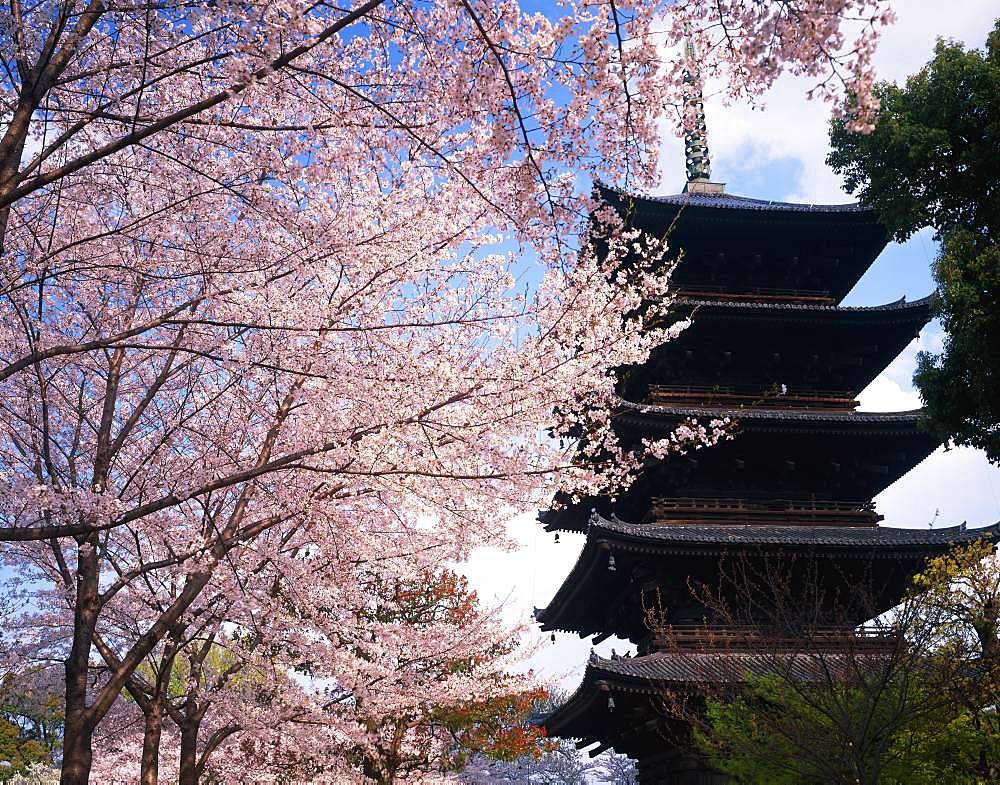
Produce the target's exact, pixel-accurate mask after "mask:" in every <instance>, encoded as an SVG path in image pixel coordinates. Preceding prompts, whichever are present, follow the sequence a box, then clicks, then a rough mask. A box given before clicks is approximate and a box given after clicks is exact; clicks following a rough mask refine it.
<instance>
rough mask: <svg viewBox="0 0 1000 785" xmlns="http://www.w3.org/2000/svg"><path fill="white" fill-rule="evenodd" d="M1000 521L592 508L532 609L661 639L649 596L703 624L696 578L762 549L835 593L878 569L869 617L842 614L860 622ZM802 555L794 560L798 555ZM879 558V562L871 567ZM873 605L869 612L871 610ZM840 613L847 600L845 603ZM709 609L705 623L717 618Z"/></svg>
mask: <svg viewBox="0 0 1000 785" xmlns="http://www.w3.org/2000/svg"><path fill="white" fill-rule="evenodd" d="M998 531H1000V524H998V525H995V526H992V527H987V528H980V529H966V528H965V526H964V525H963V526H954V527H950V528H943V529H903V528H896V527H888V526H872V527H845V526H789V525H785V526H766V525H743V526H740V525H687V524H670V525H654V524H640V525H636V524H630V523H624V522H622V521H620V520H608V519H606V518H603V517H601V516H599V515H597V514H594V515H593V516H592V520H591V523H590V525H589V528H588V530H587V541H586V543H585V545H584V547H583V551H582V552H581V554H580V557H579V559H578V560H577V562H576V565H575V566H574V567H573V569H572V570H571V571H570V573H569V575H568V576H567V577H566V580H565V581H564V582H563V584H562V586H561V587H560V588H559V590H558V591H557V592H556V595H555V597H553V599H552V601H551V602H550V603H549V604H548V606H547V607H546V608H544V609H541V610H538V611H536V614H535V618H536V619H537V621H538V622H539V623H540V624H541V625H542V629H543V630H561V631H565V632H575V633H578V634H579V635H580V636H581V637H587V636H589V635H596V636H598V637H597V639H596V640H603V639H604V638H607V637H610V636H611V635H615V636H617V637H619V638H622V639H623V640H630V641H632V642H633V643H635V644H637V645H639V647H640V651H643V652H645V651H650V650H654V649H657V648H658V647H659V644H658V641H657V640H656V638H655V635H653V633H651V632H650V625H649V620H648V619H647V618H646V615H645V611H644V608H648V607H650V604H651V603H654V604H655V605H657V606H659V607H662V608H666V609H668V616H667V617H666V618H664V619H661V620H660V621H662V622H665V623H669V624H671V625H678V626H679V628H682V629H684V628H691V629H695V628H698V627H699V625H702V624H704V623H705V622H706V613H707V611H706V609H705V608H704V607H703V606H702V605H701V604H700V603H699V602H698V601H697V599H696V598H695V595H694V594H693V592H692V585H698V584H701V585H706V586H710V587H713V589H714V588H717V587H718V579H719V574H720V564H721V562H722V560H723V559H726V558H737V557H739V558H750V559H759V558H762V557H763V556H764V555H765V554H770V555H777V556H780V557H781V558H786V557H787V558H788V559H790V560H791V561H790V563H797V564H800V565H805V564H807V563H808V564H811V565H812V566H814V567H817V568H818V570H819V573H818V576H812V577H811V578H810V579H811V580H815V579H816V578H817V577H818V578H819V580H821V581H822V584H823V586H825V587H826V588H828V589H829V595H828V596H829V597H830V598H832V599H831V601H836V598H837V596H838V592H837V587H838V586H840V587H843V588H844V589H845V591H846V590H847V589H848V587H850V586H852V585H854V586H856V585H859V582H860V581H862V580H866V578H865V576H866V575H870V573H871V572H874V574H875V576H876V578H877V580H873V581H872V582H871V586H870V589H871V593H872V594H873V595H874V596H872V597H870V598H868V604H867V605H866V607H865V609H864V610H865V611H866V612H867V613H868V615H867V616H866V617H865V618H857V619H841V622H842V623H844V622H846V624H847V626H852V625H855V624H860V623H862V622H864V621H866V620H867V619H868V618H872V617H873V616H876V615H878V613H879V612H881V611H884V610H888V609H889V608H891V607H892V606H893V605H895V604H896V603H897V602H898V601H899V597H900V596H902V594H903V591H904V589H905V586H906V582H907V581H908V580H909V578H910V576H912V575H913V574H914V573H915V572H917V571H918V570H919V569H920V567H921V565H922V564H923V562H924V560H925V559H927V558H928V557H931V556H937V555H940V554H942V553H944V552H945V551H946V550H947V549H948V548H949V547H950V546H951V545H953V544H956V543H960V542H970V541H973V540H976V539H978V538H980V537H982V536H984V535H985V534H994V535H995V534H996V533H997V532H998ZM796 560H797V561H796ZM873 560H875V561H876V562H877V567H876V568H874V570H873V569H872V564H873ZM873 609H874V610H875V611H876V612H875V613H872V612H871V611H872V610H873ZM831 610H836V612H837V613H839V614H843V612H844V607H843V606H838V607H837V608H836V609H831ZM711 621H712V620H711V619H707V623H708V624H709V625H711Z"/></svg>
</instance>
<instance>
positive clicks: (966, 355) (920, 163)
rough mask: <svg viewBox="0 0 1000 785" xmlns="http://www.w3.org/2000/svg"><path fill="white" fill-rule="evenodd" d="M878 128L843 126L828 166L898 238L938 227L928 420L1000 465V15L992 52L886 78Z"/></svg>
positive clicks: (950, 50)
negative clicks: (939, 343)
mask: <svg viewBox="0 0 1000 785" xmlns="http://www.w3.org/2000/svg"><path fill="white" fill-rule="evenodd" d="M876 92H877V95H878V96H879V98H880V100H881V102H882V108H881V110H880V114H879V118H878V121H877V123H876V126H875V130H874V131H873V132H872V133H871V134H868V135H866V134H859V133H854V132H851V131H848V130H847V128H846V125H845V124H844V122H843V121H840V122H834V124H833V128H832V131H831V144H832V147H833V151H832V152H831V154H830V156H829V158H828V159H827V162H828V163H829V164H830V165H831V166H832V167H833V168H834V171H837V172H839V173H842V174H844V176H845V183H846V186H847V189H848V190H849V191H851V192H852V193H855V192H856V193H857V194H858V196H859V198H860V199H861V201H863V202H865V203H868V204H871V205H872V206H873V207H874V208H875V209H876V210H878V212H879V214H880V216H881V218H882V220H883V221H884V222H885V224H886V226H887V227H888V228H889V230H890V232H891V233H892V235H893V237H895V239H897V240H900V241H902V240H905V239H906V238H907V237H909V236H910V235H911V234H913V232H915V231H917V230H918V229H920V228H922V227H924V226H933V227H934V228H935V229H936V230H937V235H938V237H939V238H940V240H941V254H940V257H939V258H938V260H937V262H936V264H935V267H934V274H935V278H936V279H937V282H938V286H939V292H940V298H939V300H938V306H937V315H938V316H939V317H940V318H941V319H942V321H943V323H944V327H945V329H946V331H947V334H948V337H947V341H946V344H945V347H944V351H943V352H942V353H941V354H931V353H923V354H921V356H920V358H919V366H918V370H917V374H916V376H915V382H916V384H917V387H918V388H919V390H920V394H921V396H922V398H923V399H924V402H925V404H926V405H927V410H928V413H929V425H930V427H931V428H932V430H934V431H935V432H936V433H937V434H938V435H940V436H941V437H942V438H944V439H953V440H954V441H955V442H956V443H958V444H966V445H971V446H974V447H979V448H981V449H983V450H985V451H986V453H987V455H989V457H990V459H991V460H993V461H994V462H1000V248H998V245H1000V154H998V152H997V151H998V150H1000V22H998V23H997V24H996V26H995V27H994V29H993V31H992V32H991V33H990V35H989V38H988V40H987V45H986V51H985V53H983V52H980V51H977V50H969V51H966V50H965V49H964V48H963V47H962V46H961V45H959V44H956V43H948V42H945V41H941V40H939V41H938V44H937V46H936V48H935V51H934V57H933V59H932V60H931V61H930V62H929V63H928V64H927V66H925V67H924V68H923V69H921V71H919V72H918V73H917V74H914V75H913V76H911V77H910V78H909V79H908V80H907V82H906V85H905V87H902V88H900V87H897V86H895V85H891V84H888V85H886V84H884V85H880V86H879V87H878V89H877V91H876Z"/></svg>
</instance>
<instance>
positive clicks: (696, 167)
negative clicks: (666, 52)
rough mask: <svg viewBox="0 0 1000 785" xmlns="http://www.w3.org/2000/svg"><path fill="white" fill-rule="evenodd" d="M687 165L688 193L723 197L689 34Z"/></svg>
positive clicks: (686, 92)
mask: <svg viewBox="0 0 1000 785" xmlns="http://www.w3.org/2000/svg"><path fill="white" fill-rule="evenodd" d="M684 60H685V62H686V65H685V68H684V161H685V166H686V168H687V185H686V186H685V187H684V191H685V192H687V193H722V192H723V191H725V184H724V183H715V182H712V159H711V156H710V155H709V152H708V126H707V124H706V122H705V103H704V99H703V97H702V92H701V79H700V77H699V75H698V64H697V58H696V56H695V50H694V42H693V41H692V40H691V35H690V31H689V34H688V37H687V40H686V41H685V42H684Z"/></svg>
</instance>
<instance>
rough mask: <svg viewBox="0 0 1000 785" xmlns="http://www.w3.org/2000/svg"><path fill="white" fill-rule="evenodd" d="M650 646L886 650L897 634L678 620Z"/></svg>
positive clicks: (865, 629) (867, 629) (765, 650)
mask: <svg viewBox="0 0 1000 785" xmlns="http://www.w3.org/2000/svg"><path fill="white" fill-rule="evenodd" d="M651 642H652V648H653V649H655V650H659V651H664V650H670V649H689V650H702V651H733V650H736V651H739V650H750V651H759V652H761V653H769V652H784V651H804V652H810V651H813V652H824V651H855V650H864V651H870V650H879V649H881V650H885V649H888V648H891V647H892V646H894V645H896V643H897V642H898V638H897V636H896V635H895V634H894V633H892V632H891V631H888V630H885V629H883V628H880V627H854V628H846V629H845V628H843V627H813V628H809V629H803V630H801V631H795V632H792V631H787V630H784V631H776V630H768V629H764V628H757V627H735V626H725V625H695V624H677V625H671V626H667V627H665V628H663V629H662V630H659V631H657V632H656V633H654V634H653V636H652V641H651Z"/></svg>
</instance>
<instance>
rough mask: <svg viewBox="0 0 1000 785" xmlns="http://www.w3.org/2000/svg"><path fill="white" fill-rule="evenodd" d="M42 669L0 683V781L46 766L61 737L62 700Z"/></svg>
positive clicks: (14, 676) (7, 678) (8, 676)
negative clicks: (2, 762)
mask: <svg viewBox="0 0 1000 785" xmlns="http://www.w3.org/2000/svg"><path fill="white" fill-rule="evenodd" d="M48 675H49V674H47V673H46V672H45V671H44V670H43V669H31V670H27V671H25V672H23V673H18V674H9V675H7V676H6V677H5V678H4V679H3V680H2V681H0V761H7V762H8V763H9V764H10V766H4V767H2V768H0V782H3V781H7V780H10V779H11V778H13V777H14V776H15V775H18V774H23V773H24V772H26V771H27V770H28V768H29V767H30V766H31V765H32V764H36V763H50V762H51V761H52V760H53V757H54V755H55V752H56V751H57V750H58V748H59V746H60V743H61V738H62V698H61V695H60V694H59V692H58V690H57V689H56V688H55V683H54V682H51V681H50V680H49V679H48V678H47V676H48Z"/></svg>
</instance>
